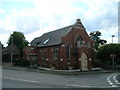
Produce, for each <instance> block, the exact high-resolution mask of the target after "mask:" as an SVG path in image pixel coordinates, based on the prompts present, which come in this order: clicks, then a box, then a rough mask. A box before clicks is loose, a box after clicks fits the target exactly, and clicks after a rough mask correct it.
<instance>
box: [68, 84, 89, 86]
mask: <svg viewBox="0 0 120 90" xmlns="http://www.w3.org/2000/svg"><path fill="white" fill-rule="evenodd" d="M66 86H70V87H91V86H86V85H74V84H67V85H66Z"/></svg>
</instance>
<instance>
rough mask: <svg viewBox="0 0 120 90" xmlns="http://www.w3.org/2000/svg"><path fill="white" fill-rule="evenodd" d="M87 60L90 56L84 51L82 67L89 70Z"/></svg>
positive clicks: (83, 69)
mask: <svg viewBox="0 0 120 90" xmlns="http://www.w3.org/2000/svg"><path fill="white" fill-rule="evenodd" d="M87 60H88V57H87V55H86V53H85V52H83V53H82V55H81V69H82V71H85V70H88V68H87Z"/></svg>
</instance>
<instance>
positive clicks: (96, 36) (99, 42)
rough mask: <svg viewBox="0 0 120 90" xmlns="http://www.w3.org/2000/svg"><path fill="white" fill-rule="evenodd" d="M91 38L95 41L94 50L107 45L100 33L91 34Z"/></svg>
mask: <svg viewBox="0 0 120 90" xmlns="http://www.w3.org/2000/svg"><path fill="white" fill-rule="evenodd" d="M89 35H90V37H91V38H92V39H93V41H94V49H96V50H97V49H98V47H99V46H100V45H103V44H105V43H107V41H106V40H103V39H100V36H101V35H102V34H101V32H99V31H94V32H91V33H90V34H89Z"/></svg>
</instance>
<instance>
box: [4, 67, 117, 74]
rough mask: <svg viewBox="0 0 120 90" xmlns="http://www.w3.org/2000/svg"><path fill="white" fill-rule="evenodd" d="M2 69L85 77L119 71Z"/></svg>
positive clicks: (99, 69) (98, 69)
mask: <svg viewBox="0 0 120 90" xmlns="http://www.w3.org/2000/svg"><path fill="white" fill-rule="evenodd" d="M2 69H11V70H19V71H21V70H22V71H31V72H40V73H51V74H60V75H83V74H102V73H114V72H116V73H117V72H118V70H104V69H101V68H92V70H90V71H80V69H77V70H53V69H50V68H43V67H38V68H32V67H22V66H21V67H20V66H2Z"/></svg>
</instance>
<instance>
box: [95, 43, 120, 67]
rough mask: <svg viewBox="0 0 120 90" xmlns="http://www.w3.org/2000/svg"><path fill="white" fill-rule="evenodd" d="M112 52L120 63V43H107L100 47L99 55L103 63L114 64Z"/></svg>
mask: <svg viewBox="0 0 120 90" xmlns="http://www.w3.org/2000/svg"><path fill="white" fill-rule="evenodd" d="M110 54H115V55H116V58H115V62H116V64H120V44H106V45H102V46H100V47H99V49H98V52H97V57H98V58H100V59H101V63H102V65H106V66H107V65H112V60H111V58H110Z"/></svg>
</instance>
